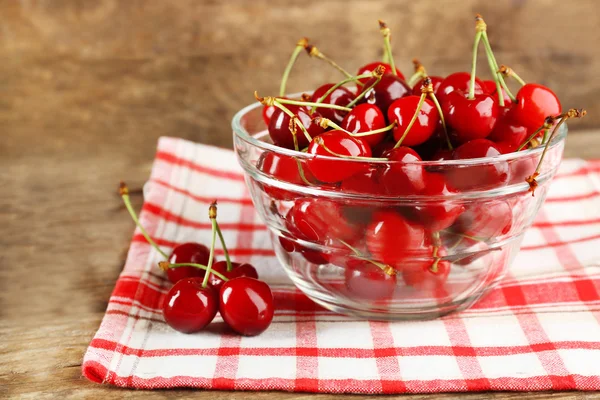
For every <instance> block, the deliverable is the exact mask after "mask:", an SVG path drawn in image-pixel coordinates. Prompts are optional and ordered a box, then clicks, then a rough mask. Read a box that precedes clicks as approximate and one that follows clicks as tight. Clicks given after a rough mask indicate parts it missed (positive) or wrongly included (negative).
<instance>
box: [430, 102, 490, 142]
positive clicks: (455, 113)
mask: <svg viewBox="0 0 600 400" xmlns="http://www.w3.org/2000/svg"><path fill="white" fill-rule="evenodd" d="M442 111H443V113H444V116H445V117H446V124H447V125H448V126H449V127H450V128H452V129H454V130H455V133H456V139H457V140H458V141H459V142H460V143H465V142H468V141H469V140H474V139H483V138H485V137H487V136H488V135H489V134H490V133H491V132H492V130H493V129H494V126H495V125H496V120H497V119H498V114H499V110H498V106H497V104H496V100H495V99H494V98H493V97H492V96H490V95H489V94H476V95H475V98H474V99H469V98H467V96H466V94H465V93H464V92H462V91H459V90H455V91H453V92H452V93H449V94H448V95H447V96H446V98H445V100H444V101H443V103H442Z"/></svg>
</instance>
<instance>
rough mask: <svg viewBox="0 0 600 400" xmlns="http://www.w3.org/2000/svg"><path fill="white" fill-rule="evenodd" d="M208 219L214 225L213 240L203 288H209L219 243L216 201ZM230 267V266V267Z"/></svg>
mask: <svg viewBox="0 0 600 400" xmlns="http://www.w3.org/2000/svg"><path fill="white" fill-rule="evenodd" d="M208 218H210V222H211V224H212V239H211V241H210V254H209V255H208V264H207V265H206V274H204V280H203V281H202V287H206V286H208V278H210V274H211V273H212V265H213V261H214V259H215V242H216V241H217V202H216V201H215V202H214V203H212V204H211V205H210V207H208ZM228 267H229V266H228Z"/></svg>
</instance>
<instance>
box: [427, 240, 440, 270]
mask: <svg viewBox="0 0 600 400" xmlns="http://www.w3.org/2000/svg"><path fill="white" fill-rule="evenodd" d="M431 239H432V240H433V243H434V246H433V252H432V254H431V255H432V257H433V264H431V266H430V267H429V270H430V271H431V272H432V273H434V274H437V273H438V264H439V262H440V257H438V252H439V249H440V233H439V232H433V233H432V234H431Z"/></svg>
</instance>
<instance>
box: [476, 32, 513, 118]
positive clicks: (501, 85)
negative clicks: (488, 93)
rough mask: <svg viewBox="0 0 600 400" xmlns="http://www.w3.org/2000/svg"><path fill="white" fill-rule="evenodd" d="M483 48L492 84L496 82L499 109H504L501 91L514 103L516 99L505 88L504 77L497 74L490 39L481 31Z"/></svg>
mask: <svg viewBox="0 0 600 400" xmlns="http://www.w3.org/2000/svg"><path fill="white" fill-rule="evenodd" d="M482 39H483V47H484V48H485V54H486V56H487V59H488V64H489V66H490V71H491V73H492V77H493V78H494V82H496V92H497V93H498V104H499V105H500V106H501V107H504V95H503V94H502V89H504V91H505V92H506V94H507V95H508V97H509V98H510V99H511V100H512V101H515V100H516V97H515V96H514V95H513V94H512V92H511V91H510V89H509V88H508V86H506V82H505V81H504V76H503V75H502V74H501V73H500V72H499V70H500V68H498V62H497V61H496V57H495V56H494V52H493V51H492V46H491V45H490V39H489V38H488V35H487V32H486V31H483V36H482Z"/></svg>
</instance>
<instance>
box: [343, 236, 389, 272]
mask: <svg viewBox="0 0 600 400" xmlns="http://www.w3.org/2000/svg"><path fill="white" fill-rule="evenodd" d="M338 240H339V241H340V242H341V243H342V244H343V245H344V246H346V247H348V248H349V249H350V250H351V251H352V252H353V253H354V256H355V257H356V258H357V259H359V260H363V261H367V262H370V263H371V264H373V265H375V266H376V267H379V268H380V269H381V270H382V271H383V272H385V273H386V274H388V275H390V276H391V275H396V270H395V269H394V268H392V267H391V266H390V265H387V264H384V263H380V262H379V261H375V260H372V259H370V258H367V257H365V256H363V254H362V253H361V252H360V251H359V250H358V249H356V248H354V247H353V246H351V245H350V244H348V243H346V242H345V241H343V240H341V239H338Z"/></svg>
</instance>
